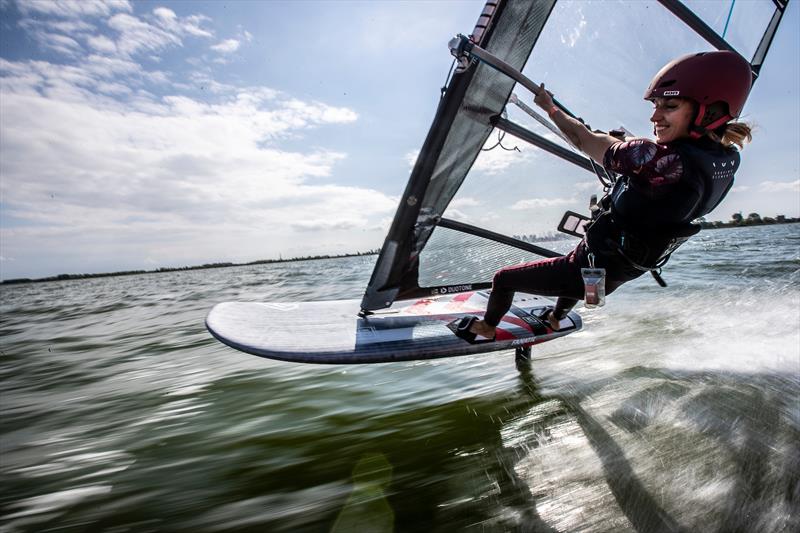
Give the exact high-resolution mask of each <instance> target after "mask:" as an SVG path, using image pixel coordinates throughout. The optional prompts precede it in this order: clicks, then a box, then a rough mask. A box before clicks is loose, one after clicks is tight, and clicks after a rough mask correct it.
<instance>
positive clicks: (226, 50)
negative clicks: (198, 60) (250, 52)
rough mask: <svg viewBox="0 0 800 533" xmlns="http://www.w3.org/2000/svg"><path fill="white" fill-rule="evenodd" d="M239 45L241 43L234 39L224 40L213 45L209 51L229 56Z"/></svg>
mask: <svg viewBox="0 0 800 533" xmlns="http://www.w3.org/2000/svg"><path fill="white" fill-rule="evenodd" d="M240 44H241V43H240V42H239V41H237V40H236V39H225V40H224V41H222V42H220V43H217V44H215V45H213V46H212V47H211V49H212V50H214V51H215V52H219V53H221V54H231V53H233V52H235V51H236V50H238V49H239V45H240Z"/></svg>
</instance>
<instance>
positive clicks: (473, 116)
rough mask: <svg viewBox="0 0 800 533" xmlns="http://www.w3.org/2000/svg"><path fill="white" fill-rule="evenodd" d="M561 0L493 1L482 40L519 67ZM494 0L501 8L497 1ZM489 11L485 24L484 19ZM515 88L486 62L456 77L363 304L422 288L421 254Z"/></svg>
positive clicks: (384, 303) (383, 302)
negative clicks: (420, 280) (419, 278)
mask: <svg viewBox="0 0 800 533" xmlns="http://www.w3.org/2000/svg"><path fill="white" fill-rule="evenodd" d="M554 4H555V0H539V1H536V2H527V1H521V0H520V1H516V0H514V1H498V2H493V1H490V2H488V3H487V10H488V11H486V12H493V13H494V15H492V22H491V25H490V27H489V28H488V29H486V31H483V29H480V31H478V30H476V34H478V35H480V36H481V37H480V45H481V46H482V47H484V48H485V49H487V50H489V51H490V52H491V53H493V54H495V55H497V56H498V57H500V58H503V59H504V60H505V61H507V62H508V63H509V64H511V65H512V66H513V67H515V68H517V69H521V68H522V67H523V66H524V65H525V62H526V61H527V59H528V56H529V55H530V53H531V50H532V49H533V46H534V44H535V43H536V40H537V38H538V37H539V34H540V33H541V31H542V29H543V28H544V25H545V22H546V21H547V18H548V16H549V15H550V12H551V11H552V9H553V5H554ZM495 5H496V9H495V8H494V7H493V6H495ZM484 18H485V17H483V16H482V17H481V22H480V23H479V24H480V25H481V26H480V28H483V26H482V24H485V23H486V21H485V20H484ZM513 86H514V82H513V80H511V79H510V78H508V77H505V76H504V75H501V74H499V73H498V72H497V71H495V70H494V69H492V68H490V67H486V66H484V65H473V66H472V67H470V68H469V69H467V70H466V71H464V72H461V73H456V74H455V75H454V76H453V79H452V80H451V82H450V84H449V85H448V89H447V91H446V93H445V95H444V97H443V98H442V100H441V101H440V104H439V107H438V109H437V111H436V117H435V118H434V121H433V124H432V126H431V129H430V130H429V132H428V136H427V137H426V139H425V142H424V143H423V146H422V149H421V150H420V155H419V157H418V158H417V162H416V164H415V165H414V169H413V170H412V173H411V177H410V178H409V183H408V185H407V186H406V190H405V192H404V193H403V197H402V199H401V202H400V206H399V207H398V210H397V213H396V214H395V218H394V220H393V221H392V225H391V227H390V228H389V233H388V234H387V236H386V240H385V241H384V245H383V246H382V247H381V253H380V255H379V256H378V260H377V262H376V264H375V270H374V271H373V273H372V277H371V279H370V282H369V285H368V286H367V290H366V292H365V294H364V298H363V299H362V304H361V305H362V309H364V310H374V309H381V308H384V307H388V306H389V305H391V303H392V302H393V301H394V300H395V299H396V298H403V297H409V295H411V294H414V293H416V291H417V290H418V289H419V285H418V283H417V267H418V260H419V254H420V253H421V252H422V251H423V249H424V248H425V246H426V243H427V241H428V239H429V236H430V235H431V232H432V231H433V229H434V227H435V226H436V221H437V219H438V217H440V216H441V215H442V214H443V212H444V210H445V208H446V207H447V205H448V204H449V202H450V200H451V199H452V198H453V195H455V193H456V191H457V190H458V189H459V187H460V186H461V184H462V183H463V181H464V178H465V177H466V175H467V172H468V171H469V169H470V167H471V166H472V164H473V163H474V161H475V158H476V157H477V156H478V153H479V152H480V150H481V148H482V147H483V145H484V143H485V141H486V139H487V138H488V136H489V134H490V132H491V131H492V126H491V123H490V122H491V118H492V117H493V116H495V115H497V114H499V113H500V112H501V111H502V110H503V108H504V107H505V104H506V101H507V100H508V97H509V96H510V94H511V90H512V88H513Z"/></svg>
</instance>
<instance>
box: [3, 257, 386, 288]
mask: <svg viewBox="0 0 800 533" xmlns="http://www.w3.org/2000/svg"><path fill="white" fill-rule="evenodd" d="M379 252H380V250H368V251H366V252H354V253H350V254H339V255H308V256H303V257H292V258H291V259H283V258H282V257H281V258H278V259H259V260H257V261H250V262H249V263H205V264H203V265H196V266H183V267H165V268H157V269H155V270H123V271H119V272H102V273H97V274H59V275H57V276H49V277H46V278H35V279H31V278H14V279H7V280H3V281H2V284H3V285H13V284H16V283H31V282H41V281H66V280H75V279H91V278H107V277H112V276H134V275H137V274H158V273H163V272H182V271H186V270H204V269H208V268H226V267H234V266H250V265H266V264H270V263H288V262H292V261H315V260H319V259H339V258H342V257H360V256H363V255H376V254H377V253H379Z"/></svg>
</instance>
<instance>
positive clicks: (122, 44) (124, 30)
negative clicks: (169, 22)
mask: <svg viewBox="0 0 800 533" xmlns="http://www.w3.org/2000/svg"><path fill="white" fill-rule="evenodd" d="M108 26H109V27H110V28H112V29H113V30H115V31H117V33H119V39H118V40H117V49H118V50H119V51H120V53H122V54H124V55H126V56H131V55H133V54H136V53H138V52H158V51H161V50H163V49H165V48H167V47H169V46H180V45H181V40H180V37H178V35H176V34H175V33H172V32H169V31H166V30H164V29H162V28H159V27H156V26H154V25H152V24H149V23H148V22H145V21H143V20H141V19H139V18H138V17H134V16H133V15H126V14H117V15H114V16H113V17H111V18H110V19H109V20H108Z"/></svg>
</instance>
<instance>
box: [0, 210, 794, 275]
mask: <svg viewBox="0 0 800 533" xmlns="http://www.w3.org/2000/svg"><path fill="white" fill-rule="evenodd" d="M697 222H698V223H699V224H700V226H701V227H702V228H703V229H717V228H735V227H741V226H764V225H770V224H791V223H796V222H800V218H789V217H786V216H784V215H778V216H776V217H774V218H773V217H763V218H762V217H761V215H759V214H758V213H750V214H749V215H747V217H744V216H743V215H742V213H734V214H733V215H731V219H730V220H729V221H728V222H722V221H719V220H717V221H714V222H709V221H707V220H706V219H705V218H700V219H698V220H697ZM514 237H515V238H517V239H519V240H524V241H526V242H537V241H541V240H554V239H557V238H558V235H556V234H554V233H552V232H550V233H548V234H546V235H543V236H538V235H515V236H514ZM379 253H380V249H375V250H368V251H366V252H354V253H349V254H339V255H310V256H304V257H293V258H291V259H283V258H282V257H279V258H278V259H260V260H258V261H251V262H249V263H206V264H203V265H197V266H184V267H167V268H158V269H155V270H125V271H120V272H105V273H99V274H59V275H57V276H49V277H46V278H36V279H31V278H14V279H7V280H3V281H2V282H1V283H2V284H3V285H11V284H15V283H30V282H41V281H64V280H75V279H90V278H105V277H111V276H132V275H136V274H156V273H163V272H181V271H185V270H203V269H208V268H226V267H234V266H248V265H264V264H270V263H288V262H292V261H314V260H319V259H339V258H343V257H360V256H364V255H377V254H379Z"/></svg>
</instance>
